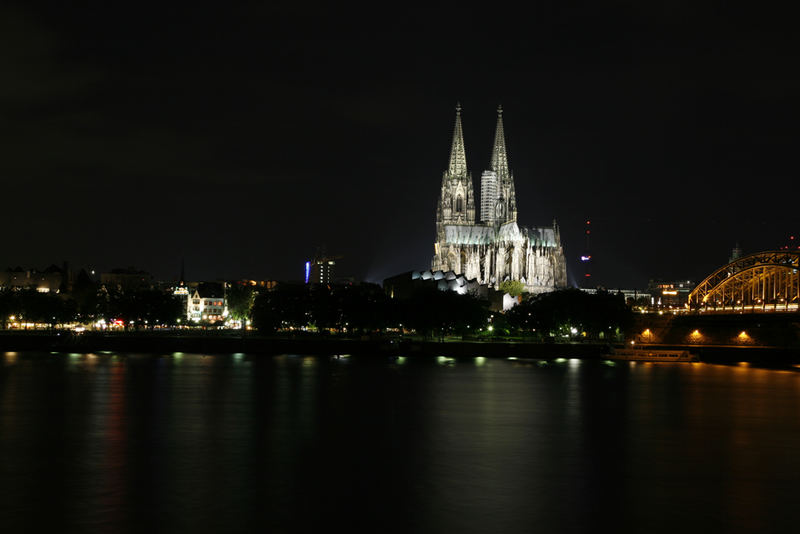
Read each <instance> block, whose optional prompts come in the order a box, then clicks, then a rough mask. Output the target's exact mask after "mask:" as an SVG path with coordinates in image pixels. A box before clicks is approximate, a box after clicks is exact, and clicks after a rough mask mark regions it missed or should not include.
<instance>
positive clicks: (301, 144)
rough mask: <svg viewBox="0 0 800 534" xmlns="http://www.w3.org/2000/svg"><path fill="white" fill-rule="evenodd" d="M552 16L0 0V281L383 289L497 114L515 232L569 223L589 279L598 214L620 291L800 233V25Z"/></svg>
mask: <svg viewBox="0 0 800 534" xmlns="http://www.w3.org/2000/svg"><path fill="white" fill-rule="evenodd" d="M534 9H535V10H536V12H535V13H533V14H530V15H525V16H522V15H521V14H517V13H513V12H511V11H505V10H501V9H498V10H496V11H488V12H478V11H470V10H467V9H464V8H459V9H458V10H452V9H451V10H442V11H437V10H435V9H432V8H425V9H424V10H417V11H415V10H407V11H400V12H397V13H394V14H392V15H391V16H385V15H382V14H379V13H377V12H375V13H370V12H364V11H358V10H355V9H352V10H351V11H350V10H348V8H346V7H345V8H342V7H341V6H336V7H335V8H334V7H329V6H327V4H325V3H319V4H316V5H315V4H313V3H312V4H311V5H307V4H306V5H304V6H302V8H300V7H297V8H295V7H288V6H283V7H272V6H269V5H267V4H265V5H262V6H254V5H247V6H222V5H220V4H208V5H205V4H202V3H197V4H192V5H191V9H186V8H184V7H178V6H159V7H157V8H156V7H153V8H150V7H146V6H138V5H137V6H136V8H135V9H133V8H131V6H130V5H122V4H120V5H100V6H98V7H96V8H91V9H90V8H86V7H75V6H72V5H69V4H63V3H60V2H49V3H48V2H37V3H35V4H29V3H24V2H16V3H12V4H4V5H3V6H2V7H0V68H2V70H3V72H4V73H6V76H5V77H4V83H3V84H2V86H0V117H2V120H3V124H4V127H3V128H2V129H0V182H1V184H2V194H3V199H4V200H5V202H4V203H3V205H4V215H5V217H4V222H5V225H4V240H3V247H2V249H0V268H3V269H5V268H6V267H15V266H17V265H20V266H23V267H38V268H45V267H47V266H48V265H50V264H51V263H55V264H56V265H61V263H62V262H63V261H64V260H67V261H69V262H70V265H72V266H73V267H75V268H80V267H83V266H86V267H93V268H96V269H97V270H99V271H102V270H109V269H111V268H114V267H127V266H134V267H136V268H137V269H143V270H146V271H149V272H151V273H153V274H154V275H155V276H156V277H157V278H161V279H167V278H175V277H177V276H178V275H179V273H180V267H181V261H182V260H185V266H186V275H187V278H189V279H193V280H200V279H214V278H243V277H248V278H270V279H295V280H300V279H301V278H302V276H303V263H304V262H305V261H306V260H307V259H310V258H311V257H313V255H314V253H315V251H316V250H317V248H318V247H320V246H324V247H325V249H326V250H327V251H328V252H329V253H331V254H336V255H341V256H343V258H342V259H341V260H339V262H338V265H337V274H341V275H352V276H355V277H357V278H364V279H366V280H369V281H372V282H381V281H382V280H383V279H384V278H386V277H388V276H392V275H394V274H397V273H399V272H403V271H407V270H414V269H427V268H430V261H431V257H432V255H433V243H434V240H435V239H434V238H435V236H434V232H435V226H434V218H435V206H436V199H437V195H438V192H439V187H440V183H441V177H442V172H443V171H444V170H445V168H446V166H447V158H448V155H449V149H450V140H451V136H452V128H453V119H454V108H455V105H456V102H460V103H461V105H462V107H463V111H462V117H463V126H464V137H465V146H466V155H467V164H468V167H469V169H470V171H471V172H472V175H473V181H477V180H479V178H480V172H481V170H483V169H484V168H485V167H486V166H487V163H488V160H489V157H490V155H491V144H492V134H493V124H494V121H495V117H496V115H495V111H494V110H495V108H496V107H497V105H498V104H502V106H503V108H504V110H505V112H504V117H505V129H506V139H507V146H508V153H509V164H510V167H511V169H512V170H513V172H514V177H515V181H516V188H517V201H518V205H519V213H520V216H521V218H520V223H521V224H523V225H527V226H536V225H542V224H549V223H551V222H552V220H553V219H554V218H555V219H556V220H557V221H558V223H559V225H560V227H561V229H562V242H563V244H564V248H565V253H566V256H567V260H568V268H569V274H570V279H572V280H575V279H577V278H578V277H579V275H580V273H581V267H580V266H579V261H578V258H579V256H580V255H581V254H582V253H583V222H584V221H585V219H586V217H587V216H588V217H590V218H591V220H592V228H593V235H592V253H593V257H594V259H595V265H594V266H593V273H594V277H595V279H596V282H597V283H599V284H602V285H606V286H608V287H620V286H625V287H630V286H633V287H642V286H644V285H646V283H647V280H648V279H650V278H657V277H662V278H681V279H683V278H685V279H692V280H695V281H697V280H699V279H701V278H702V277H704V276H706V275H707V274H709V273H710V272H711V271H712V270H714V269H715V268H716V267H718V266H720V265H722V264H723V263H724V262H725V261H726V260H727V258H728V256H729V254H730V251H731V249H732V248H733V246H734V245H735V244H736V243H737V242H738V243H739V244H740V245H741V247H742V249H743V251H744V252H745V253H747V252H755V251H758V250H765V249H770V248H777V247H779V246H780V245H782V244H784V243H785V242H786V240H787V239H788V236H789V235H791V234H795V235H796V233H797V232H798V230H800V225H799V224H798V217H797V193H798V189H800V188H798V187H797V185H796V183H797V180H798V172H797V171H798V163H797V158H796V156H795V152H796V150H797V148H796V147H797V146H798V141H800V139H798V138H799V137H800V135H799V134H798V129H797V124H798V123H800V116H798V115H800V113H798V111H800V109H799V108H800V104H798V102H797V94H798V92H799V90H800V74H798V72H797V69H796V68H795V55H796V50H797V48H798V47H797V45H798V43H797V40H798V37H797V35H796V32H795V30H794V28H793V25H792V22H791V18H790V17H787V16H785V14H781V13H779V12H775V13H765V12H761V13H754V12H753V10H752V9H749V10H742V11H737V10H735V9H734V8H728V7H726V8H725V9H724V10H723V9H719V8H715V7H713V6H705V5H700V4H698V3H695V2H672V3H669V4H665V5H664V6H660V7H658V6H653V5H650V4H647V5H640V4H639V3H630V4H628V3H625V2H599V3H597V2H596V3H590V4H587V5H583V6H580V7H575V8H566V7H562V6H561V5H560V4H553V5H552V6H548V5H544V4H537V6H536V7H535V8H534ZM475 193H476V195H479V191H477V190H476V191H475ZM576 275H577V276H576Z"/></svg>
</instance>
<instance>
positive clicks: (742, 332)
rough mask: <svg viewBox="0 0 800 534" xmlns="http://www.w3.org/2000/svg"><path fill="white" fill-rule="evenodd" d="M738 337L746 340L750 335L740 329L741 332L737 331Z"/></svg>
mask: <svg viewBox="0 0 800 534" xmlns="http://www.w3.org/2000/svg"><path fill="white" fill-rule="evenodd" d="M739 339H740V340H742V341H746V340H748V339H750V336H749V335H747V332H745V331H744V330H742V331H741V332H739Z"/></svg>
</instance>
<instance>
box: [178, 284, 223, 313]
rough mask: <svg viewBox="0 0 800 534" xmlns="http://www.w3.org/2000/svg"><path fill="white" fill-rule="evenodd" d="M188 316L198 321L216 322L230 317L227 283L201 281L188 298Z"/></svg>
mask: <svg viewBox="0 0 800 534" xmlns="http://www.w3.org/2000/svg"><path fill="white" fill-rule="evenodd" d="M186 302H187V310H186V316H187V317H188V319H189V320H190V321H194V322H196V323H199V322H201V321H202V322H208V323H215V322H219V321H224V320H225V319H226V318H227V317H228V308H227V306H226V303H225V284H221V283H214V282H201V283H199V284H197V286H196V287H195V289H194V291H193V292H192V293H191V296H190V297H189V298H188V299H187V301H186Z"/></svg>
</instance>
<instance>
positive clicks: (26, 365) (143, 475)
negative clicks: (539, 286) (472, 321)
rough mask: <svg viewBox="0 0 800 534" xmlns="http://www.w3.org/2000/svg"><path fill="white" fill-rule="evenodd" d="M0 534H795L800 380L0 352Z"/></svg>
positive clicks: (378, 360)
mask: <svg viewBox="0 0 800 534" xmlns="http://www.w3.org/2000/svg"><path fill="white" fill-rule="evenodd" d="M0 364H2V366H1V367H0V529H2V531H3V532H9V533H11V532H15V533H16V532H34V531H46V530H49V531H51V532H186V533H195V532H255V531H270V532H293V531H315V532H333V531H336V530H337V529H338V528H339V527H344V529H345V530H346V531H347V532H356V531H368V532H387V531H400V532H548V533H549V532H573V531H577V532H599V531H600V530H601V529H602V528H603V527H608V528H611V529H613V530H612V531H613V532H615V533H617V532H687V531H688V532H792V531H796V528H797V524H798V516H797V502H798V497H799V496H800V374H798V373H796V372H793V371H775V370H763V369H753V368H745V367H740V366H712V365H705V364H642V363H639V364H628V363H623V364H617V365H615V366H610V365H607V364H604V363H603V362H600V361H583V362H581V361H578V360H567V361H560V362H556V361H552V362H548V363H546V364H544V363H542V364H537V363H535V362H533V363H521V362H513V361H506V360H484V359H483V358H471V359H463V360H461V359H460V360H458V361H454V362H451V361H442V360H440V361H437V360H435V359H422V360H414V359H406V360H403V359H400V360H396V361H392V360H389V359H385V358H382V357H375V358H360V359H355V358H347V359H340V360H332V359H330V358H327V357H296V356H281V357H263V356H259V357H248V356H246V355H241V354H234V355H223V356H202V355H194V354H174V355H169V356H136V355H127V356H122V355H106V354H97V355H95V354H73V355H66V354H59V355H52V354H32V353H5V354H3V353H0Z"/></svg>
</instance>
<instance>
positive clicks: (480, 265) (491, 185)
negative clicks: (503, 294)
mask: <svg viewBox="0 0 800 534" xmlns="http://www.w3.org/2000/svg"><path fill="white" fill-rule="evenodd" d="M482 181H483V182H484V183H482V184H481V196H482V198H481V202H480V204H479V205H480V207H481V209H480V216H481V221H479V222H476V221H475V198H474V190H473V186H472V175H471V174H470V173H469V172H468V170H467V158H466V151H465V149H464V135H463V132H462V129H461V107H460V106H459V107H457V108H456V125H455V131H454V132H453V144H452V148H451V150H450V164H449V166H448V169H447V170H446V171H445V173H444V176H443V177H442V190H441V193H440V195H439V204H438V206H437V208H436V243H435V244H434V256H433V261H432V262H431V268H432V269H433V270H434V271H439V270H441V271H445V272H447V271H453V272H454V273H457V274H463V275H464V276H465V277H466V278H467V279H470V280H472V279H474V280H477V281H478V283H480V284H486V285H488V286H491V287H495V288H496V287H498V286H499V285H500V284H501V283H502V282H503V281H505V280H519V281H520V282H522V283H523V284H525V288H526V290H527V291H529V292H531V293H543V292H546V291H552V290H554V289H556V288H559V287H566V285H567V267H566V262H565V260H564V251H563V249H562V247H561V235H560V232H559V229H558V225H557V224H556V222H555V221H553V226H543V227H535V228H524V227H520V226H518V225H517V199H516V191H515V189H514V176H513V174H512V173H511V172H510V171H509V169H508V155H507V152H506V142H505V134H504V132H503V110H502V108H498V110H497V130H496V132H495V140H494V148H493V150H492V159H491V169H490V170H488V171H487V172H484V173H483V176H482Z"/></svg>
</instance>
